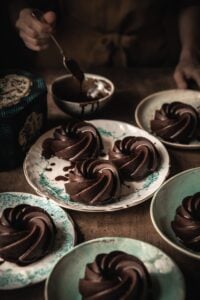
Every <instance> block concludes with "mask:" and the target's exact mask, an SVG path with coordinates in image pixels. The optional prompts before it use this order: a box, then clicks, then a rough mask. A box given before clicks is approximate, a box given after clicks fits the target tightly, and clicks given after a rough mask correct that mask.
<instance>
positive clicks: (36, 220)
mask: <svg viewBox="0 0 200 300" xmlns="http://www.w3.org/2000/svg"><path fill="white" fill-rule="evenodd" d="M55 235H56V228H55V225H54V223H53V221H52V219H51V217H50V216H49V215H48V213H47V212H45V211H44V210H43V209H41V208H40V207H37V206H30V205H26V204H21V205H18V206H16V207H14V208H6V209H5V210H4V211H3V213H2V216H1V218H0V257H1V258H3V259H4V260H7V261H11V262H14V263H16V264H19V265H28V264H31V263H33V262H35V261H37V260H38V259H40V258H41V257H43V256H45V255H47V254H48V253H49V252H50V251H51V250H52V247H53V244H54V240H55Z"/></svg>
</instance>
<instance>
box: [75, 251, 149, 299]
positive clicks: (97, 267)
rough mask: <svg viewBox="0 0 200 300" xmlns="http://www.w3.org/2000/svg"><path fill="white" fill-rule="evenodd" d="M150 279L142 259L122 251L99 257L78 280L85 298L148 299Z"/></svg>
mask: <svg viewBox="0 0 200 300" xmlns="http://www.w3.org/2000/svg"><path fill="white" fill-rule="evenodd" d="M151 289H152V284H151V278H150V275H149V273H148V271H147V269H146V267H145V265H144V264H143V262H142V261H141V260H139V259H138V258H137V257H135V256H133V255H130V254H128V253H125V252H122V251H113V252H110V253H108V254H105V253H103V254H99V255H97V256H96V258H95V260H94V261H93V262H92V263H89V264H87V265H86V269H85V276H84V278H83V279H80V281H79V292H80V294H81V295H82V299H83V300H86V299H93V300H97V299H98V300H117V299H120V300H133V299H137V300H149V299H151Z"/></svg>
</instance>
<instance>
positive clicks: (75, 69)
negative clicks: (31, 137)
mask: <svg viewBox="0 0 200 300" xmlns="http://www.w3.org/2000/svg"><path fill="white" fill-rule="evenodd" d="M32 15H33V17H35V18H37V19H38V20H39V21H42V22H46V21H45V20H44V18H43V12H42V11H40V10H38V9H34V10H33V13H32ZM50 38H51V40H52V41H53V42H54V44H55V46H56V47H57V49H58V50H59V52H60V54H61V56H62V62H63V66H64V67H65V69H66V70H68V71H70V72H71V73H72V75H73V76H74V77H75V78H76V79H77V80H78V81H79V82H80V87H82V84H83V81H84V79H85V75H84V73H83V71H82V70H81V68H80V66H79V64H78V63H77V62H76V60H74V59H72V58H68V57H66V55H65V53H64V50H63V48H62V47H61V45H60V43H59V42H58V41H57V39H56V38H55V36H54V35H53V34H51V35H50Z"/></svg>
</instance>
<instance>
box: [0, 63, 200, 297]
mask: <svg viewBox="0 0 200 300" xmlns="http://www.w3.org/2000/svg"><path fill="white" fill-rule="evenodd" d="M91 71H92V72H93V73H96V74H100V75H104V76H107V77H108V78H110V79H111V80H112V81H113V82H114V84H115V86H116V93H115V95H114V97H113V100H112V101H111V103H109V105H108V106H107V107H106V108H105V109H104V110H103V111H101V112H100V113H99V115H98V116H96V118H104V119H113V120H119V121H125V122H128V123H131V124H134V110H135V108H136V106H137V104H138V103H139V102H140V101H141V99H143V98H144V97H146V96H147V95H149V94H151V93H154V92H157V91H161V90H165V89H171V88H175V84H174V81H173V78H172V70H170V69H125V68H123V69H96V70H91ZM38 73H39V74H40V75H42V76H43V77H44V78H45V80H46V82H47V85H48V88H49V87H50V84H51V82H52V80H53V79H54V78H56V77H57V76H58V75H62V74H63V71H62V70H45V71H40V72H38ZM66 117H67V116H66V114H65V113H63V112H62V111H61V110H59V109H58V108H57V106H56V105H55V104H54V102H53V100H52V97H51V95H50V93H49V94H48V124H47V127H48V128H52V127H54V126H56V125H59V124H60V123H61V122H62V121H64V120H65V119H66ZM168 151H169V154H170V159H171V171H170V175H169V176H172V175H174V174H176V173H178V172H180V171H183V170H186V169H189V168H193V167H197V166H200V151H199V150H193V151H186V150H178V149H173V148H168ZM7 191H9V192H10V191H14V192H28V193H34V191H33V189H32V188H31V187H30V186H29V185H28V183H27V182H26V179H25V177H24V174H23V170H22V168H18V169H16V170H12V171H9V172H0V192H7ZM149 206H150V200H148V201H146V202H144V203H142V204H140V205H138V206H136V207H132V208H129V209H127V210H123V211H117V212H113V213H84V212H75V211H69V213H70V215H71V216H72V218H73V220H74V222H75V224H76V225H77V228H78V233H79V241H83V240H84V241H87V240H90V239H94V238H97V237H104V236H121V237H130V238H135V239H139V240H142V241H146V242H149V243H151V244H153V245H155V246H157V247H159V248H160V249H162V250H163V251H165V252H166V253H167V254H168V255H170V256H171V258H172V259H173V260H174V261H175V262H176V263H177V264H178V266H179V267H180V269H181V270H182V272H183V274H184V277H185V282H186V289H187V297H186V299H187V300H197V299H199V285H200V261H196V260H194V259H191V258H188V257H187V256H185V255H183V254H181V253H179V252H178V251H177V250H175V249H174V248H172V247H171V246H169V245H168V244H167V243H166V242H165V241H163V240H162V239H161V238H160V236H159V235H158V234H157V232H156V231H155V229H154V228H153V226H152V223H151V220H150V213H149ZM169 288H170V286H169ZM0 299H1V300H16V299H20V300H44V282H42V283H40V284H36V285H33V286H30V287H26V288H22V289H19V290H12V291H0ZM55 300H56V299H55ZM74 300H75V299H74ZM171 300H176V299H171Z"/></svg>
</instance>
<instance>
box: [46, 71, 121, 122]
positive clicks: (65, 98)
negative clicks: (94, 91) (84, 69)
mask: <svg viewBox="0 0 200 300" xmlns="http://www.w3.org/2000/svg"><path fill="white" fill-rule="evenodd" d="M85 76H86V79H96V80H101V81H103V82H104V83H105V84H106V86H107V94H106V95H105V96H103V97H102V98H100V99H95V100H94V99H92V100H87V101H80V100H78V99H74V98H75V97H74V96H71V95H70V93H69V92H68V90H69V89H71V85H72V84H73V85H74V82H73V80H74V79H73V77H72V75H71V74H67V75H64V76H61V77H58V78H56V79H55V80H54V81H53V83H52V86H51V92H52V95H53V99H54V101H55V103H56V104H57V105H58V107H59V108H60V109H62V110H63V111H64V112H66V113H68V114H70V115H73V116H77V117H85V116H92V115H95V113H97V112H98V111H100V110H101V109H102V108H103V107H104V106H105V105H106V104H107V103H108V102H109V101H110V100H111V97H112V95H113V93H114V90H115V88H114V84H113V83H112V82H111V81H110V80H109V79H107V78H106V77H103V76H99V75H95V74H87V73H86V74H85ZM75 84H77V82H76V83H75ZM68 87H69V88H68ZM79 88H80V87H78V89H79ZM72 97H73V99H72Z"/></svg>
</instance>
